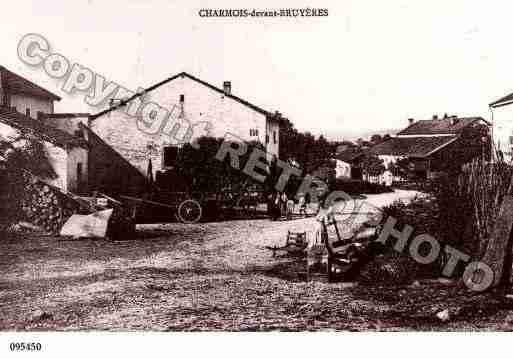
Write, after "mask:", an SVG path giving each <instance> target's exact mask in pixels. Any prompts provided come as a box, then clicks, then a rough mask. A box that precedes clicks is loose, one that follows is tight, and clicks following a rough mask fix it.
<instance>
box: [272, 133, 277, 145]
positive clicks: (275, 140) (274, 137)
mask: <svg viewBox="0 0 513 359" xmlns="http://www.w3.org/2000/svg"><path fill="white" fill-rule="evenodd" d="M273 142H274V143H275V144H276V143H278V140H277V138H276V131H273Z"/></svg>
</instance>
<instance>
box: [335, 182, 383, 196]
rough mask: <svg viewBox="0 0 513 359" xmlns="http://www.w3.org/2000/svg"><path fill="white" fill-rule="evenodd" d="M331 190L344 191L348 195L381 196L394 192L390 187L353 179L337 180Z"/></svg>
mask: <svg viewBox="0 0 513 359" xmlns="http://www.w3.org/2000/svg"><path fill="white" fill-rule="evenodd" d="M330 190H331V191H344V192H346V193H347V194H379V193H386V192H392V190H391V189H390V188H389V187H386V186H384V185H382V184H379V183H372V182H367V181H362V180H352V179H337V180H335V182H334V183H333V184H331V186H330Z"/></svg>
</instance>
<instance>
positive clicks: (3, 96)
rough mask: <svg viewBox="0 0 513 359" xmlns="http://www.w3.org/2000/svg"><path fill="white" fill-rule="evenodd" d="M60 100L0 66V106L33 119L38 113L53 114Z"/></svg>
mask: <svg viewBox="0 0 513 359" xmlns="http://www.w3.org/2000/svg"><path fill="white" fill-rule="evenodd" d="M60 100H61V98H60V97H59V96H57V95H55V94H53V93H51V92H50V91H48V90H45V89H44V88H42V87H40V86H38V85H36V84H35V83H33V82H31V81H29V80H27V79H25V78H23V77H21V76H20V75H17V74H15V73H14V72H11V71H9V70H7V69H6V68H5V67H3V66H1V65H0V106H2V107H7V108H10V109H13V110H14V111H17V112H19V113H22V114H24V115H26V116H28V117H31V118H33V119H37V116H38V113H53V112H54V102H55V101H60Z"/></svg>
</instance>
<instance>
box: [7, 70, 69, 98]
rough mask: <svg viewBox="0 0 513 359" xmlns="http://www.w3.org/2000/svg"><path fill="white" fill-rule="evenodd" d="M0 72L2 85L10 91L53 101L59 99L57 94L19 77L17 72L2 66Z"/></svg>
mask: <svg viewBox="0 0 513 359" xmlns="http://www.w3.org/2000/svg"><path fill="white" fill-rule="evenodd" d="M0 72H1V76H0V78H1V79H2V85H3V86H6V87H7V89H8V90H9V91H10V92H13V93H23V94H28V95H32V96H35V97H41V98H45V99H49V100H53V101H60V99H61V98H60V97H59V96H57V95H55V94H53V93H51V92H50V91H48V90H46V89H44V88H42V87H41V86H38V85H36V84H35V83H33V82H31V81H29V80H27V79H25V78H23V77H21V76H20V75H18V74H15V73H14V72H12V71H9V70H7V69H6V68H5V67H3V66H0Z"/></svg>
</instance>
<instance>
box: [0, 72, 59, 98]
mask: <svg viewBox="0 0 513 359" xmlns="http://www.w3.org/2000/svg"><path fill="white" fill-rule="evenodd" d="M0 71H4V72H7V73H8V74H10V75H12V76H14V77H17V78H19V79H21V80H22V81H25V82H28V83H29V84H30V85H31V86H34V87H35V88H37V89H38V90H40V91H43V92H45V93H46V94H47V95H48V96H47V97H49V98H52V99H54V100H56V101H60V100H61V97H60V96H57V95H56V94H54V93H53V92H51V91H49V90H47V89H45V88H44V87H42V86H39V85H38V84H36V83H35V82H33V81H31V80H28V79H26V78H25V77H23V76H21V75H19V74H17V73H16V72H13V71H11V70H9V69H8V68H6V67H5V66H3V65H0Z"/></svg>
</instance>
